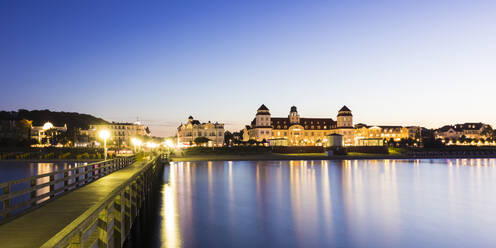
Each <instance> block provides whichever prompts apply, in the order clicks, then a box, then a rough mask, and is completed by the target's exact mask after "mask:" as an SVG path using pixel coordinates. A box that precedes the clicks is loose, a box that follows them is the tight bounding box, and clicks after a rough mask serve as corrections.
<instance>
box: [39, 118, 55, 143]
mask: <svg viewBox="0 0 496 248" xmlns="http://www.w3.org/2000/svg"><path fill="white" fill-rule="evenodd" d="M52 128H53V124H52V123H51V122H49V121H48V122H45V124H43V127H42V128H41V129H42V130H40V131H39V133H38V143H40V144H41V132H42V131H43V133H45V132H46V131H47V130H50V129H52Z"/></svg>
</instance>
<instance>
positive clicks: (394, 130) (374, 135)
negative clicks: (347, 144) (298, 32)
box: [354, 123, 421, 146]
mask: <svg viewBox="0 0 496 248" xmlns="http://www.w3.org/2000/svg"><path fill="white" fill-rule="evenodd" d="M354 131H355V139H356V145H359V146H361V145H363V142H360V140H362V139H364V140H371V139H386V140H390V139H393V140H394V141H400V140H401V139H408V138H411V139H415V138H416V137H418V136H419V135H420V132H421V128H420V127H417V126H410V127H405V126H367V125H365V124H362V123H359V124H356V125H355V130H354Z"/></svg>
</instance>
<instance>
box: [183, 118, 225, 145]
mask: <svg viewBox="0 0 496 248" xmlns="http://www.w3.org/2000/svg"><path fill="white" fill-rule="evenodd" d="M198 137H205V138H207V139H209V141H208V143H207V144H206V145H208V146H210V147H212V146H223V145H224V124H220V123H217V122H216V123H211V122H210V121H209V122H207V123H201V122H200V121H198V120H195V119H193V117H192V116H190V117H189V118H188V122H187V123H186V124H181V125H180V126H179V127H178V128H177V141H178V144H179V145H180V146H193V145H195V139H196V138H198Z"/></svg>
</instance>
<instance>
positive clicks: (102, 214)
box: [41, 154, 168, 248]
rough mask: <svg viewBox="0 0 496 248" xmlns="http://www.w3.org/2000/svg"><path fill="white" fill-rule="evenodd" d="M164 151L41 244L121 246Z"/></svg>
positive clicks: (139, 209)
mask: <svg viewBox="0 0 496 248" xmlns="http://www.w3.org/2000/svg"><path fill="white" fill-rule="evenodd" d="M167 159H168V156H167V155H164V154H162V155H159V156H154V158H152V159H151V160H149V161H147V162H145V163H144V164H143V165H141V166H140V170H139V171H138V172H137V173H135V174H133V175H132V176H130V177H129V178H128V179H127V180H126V181H125V182H123V183H122V184H121V185H120V186H119V187H117V188H115V189H114V190H112V192H111V193H110V194H108V195H107V196H106V197H105V198H104V199H103V200H101V201H100V202H99V203H98V204H95V205H93V206H92V207H91V208H89V209H88V210H87V211H86V212H84V213H83V214H81V215H80V216H79V217H78V218H76V219H75V220H74V221H73V222H72V223H71V224H70V225H68V226H66V227H65V228H64V229H63V230H61V231H60V232H59V233H57V234H56V235H55V236H53V237H52V238H51V239H49V240H48V241H47V242H45V243H44V244H43V245H42V246H41V247H42V248H44V247H51V248H53V247H122V246H123V244H124V241H125V240H126V236H127V235H128V234H129V232H130V231H131V227H132V225H133V222H134V221H135V219H136V217H137V216H138V215H139V214H140V211H141V207H142V206H143V204H144V202H145V201H146V200H147V199H148V198H149V194H150V192H151V190H152V185H153V182H154V179H156V178H157V177H158V176H160V174H159V173H157V172H158V171H159V170H161V168H163V165H164V163H165V162H167Z"/></svg>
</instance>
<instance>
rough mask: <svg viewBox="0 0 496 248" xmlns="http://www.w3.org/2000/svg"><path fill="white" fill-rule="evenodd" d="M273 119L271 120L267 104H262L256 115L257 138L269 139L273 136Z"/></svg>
mask: <svg viewBox="0 0 496 248" xmlns="http://www.w3.org/2000/svg"><path fill="white" fill-rule="evenodd" d="M271 130H272V126H271V120H270V112H269V109H268V108H267V106H265V105H264V104H262V106H260V108H258V110H257V114H256V116H255V129H254V131H255V133H254V136H255V139H256V140H258V141H262V140H264V139H265V140H269V139H270V138H271Z"/></svg>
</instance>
